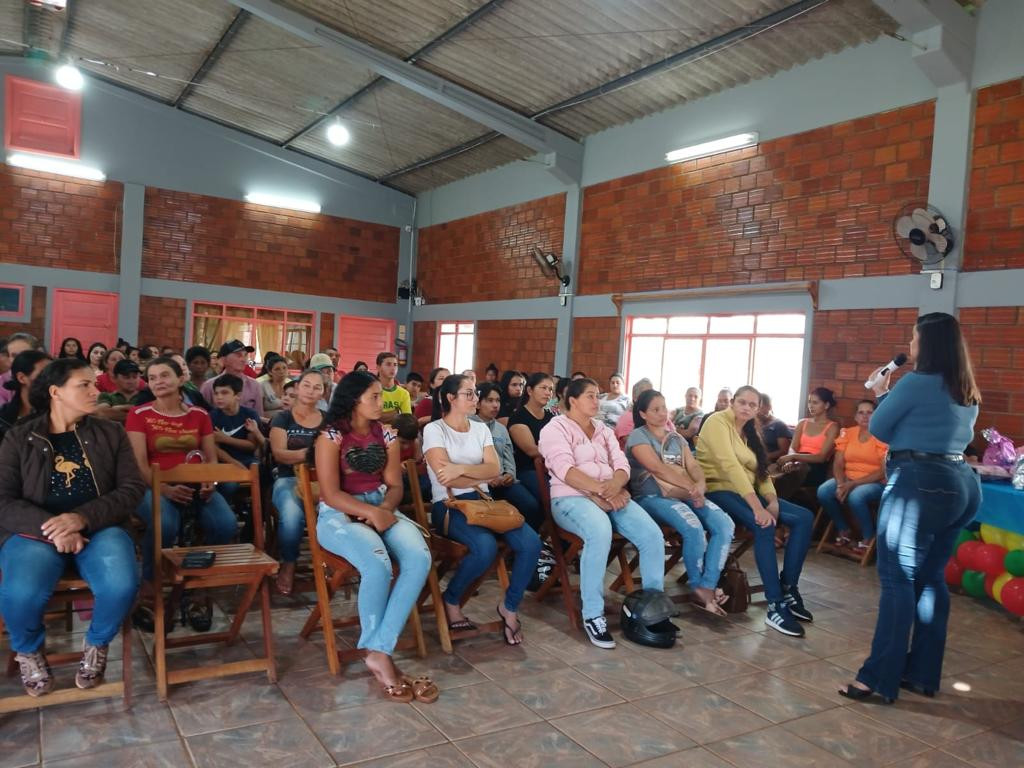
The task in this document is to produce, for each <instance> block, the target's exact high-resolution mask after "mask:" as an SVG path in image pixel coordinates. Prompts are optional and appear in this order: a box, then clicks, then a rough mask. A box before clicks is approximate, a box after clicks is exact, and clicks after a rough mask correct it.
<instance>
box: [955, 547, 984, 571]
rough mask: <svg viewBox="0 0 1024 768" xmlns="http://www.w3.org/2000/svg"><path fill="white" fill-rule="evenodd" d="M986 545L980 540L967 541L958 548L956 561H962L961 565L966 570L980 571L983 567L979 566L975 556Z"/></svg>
mask: <svg viewBox="0 0 1024 768" xmlns="http://www.w3.org/2000/svg"><path fill="white" fill-rule="evenodd" d="M983 546H985V545H984V544H982V543H981V542H980V541H974V540H971V541H965V542H964V543H963V544H961V545H960V546H959V547H957V550H956V561H957V562H958V563H960V567H961V568H963V569H964V570H965V571H980V570H981V569H980V568H979V567H978V566H977V564H976V563H977V561H976V560H975V558H976V557H977V555H978V550H979V549H980V548H981V547H983Z"/></svg>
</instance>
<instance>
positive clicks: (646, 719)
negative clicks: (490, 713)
mask: <svg viewBox="0 0 1024 768" xmlns="http://www.w3.org/2000/svg"><path fill="white" fill-rule="evenodd" d="M551 724H552V725H554V726H555V727H556V728H558V730H560V731H562V732H563V733H564V734H565V735H567V736H568V737H569V738H570V739H572V740H573V741H575V742H576V743H577V744H579V745H581V746H582V747H584V748H585V749H586V750H587V751H588V752H590V753H591V754H593V755H596V756H597V757H598V758H600V759H601V760H603V761H604V762H605V763H607V764H608V765H611V766H623V765H631V764H632V763H637V762H641V761H643V760H650V759H651V758H655V757H661V756H663V755H668V754H671V753H673V752H679V751H681V750H684V749H687V748H688V747H692V746H694V743H693V741H691V740H690V739H688V738H686V737H685V736H683V734H681V733H679V732H678V731H677V730H675V729H674V728H672V727H670V726H668V725H666V724H665V723H662V722H661V721H660V720H658V719H656V718H654V717H651V716H650V715H649V714H647V713H646V712H644V711H643V710H641V709H639V708H638V707H636V706H634V705H632V704H620V705H618V706H615V707H608V708H606V709H597V710H594V711H593V712H584V713H582V714H579V715H571V716H569V717H563V718H559V719H557V720H554V721H552V723H551Z"/></svg>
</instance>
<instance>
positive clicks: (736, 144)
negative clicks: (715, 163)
mask: <svg viewBox="0 0 1024 768" xmlns="http://www.w3.org/2000/svg"><path fill="white" fill-rule="evenodd" d="M754 144H757V134H756V133H737V134H736V135H735V136H726V137H725V138H724V139H715V140H714V141H705V142H704V143H703V144H692V145H691V146H689V147H683V148H682V149H674V150H672V151H671V152H668V153H667V154H666V155H665V160H667V161H668V162H670V163H678V162H679V161H680V160H692V159H693V158H695V157H706V156H708V155H716V154H718V153H719V152H726V151H728V150H730V149H742V148H743V147H750V146H753V145H754Z"/></svg>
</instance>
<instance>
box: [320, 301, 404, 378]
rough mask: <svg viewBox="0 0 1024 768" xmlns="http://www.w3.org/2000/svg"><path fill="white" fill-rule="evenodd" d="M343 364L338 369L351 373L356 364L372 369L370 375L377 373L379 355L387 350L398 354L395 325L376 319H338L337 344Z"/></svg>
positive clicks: (339, 364) (389, 321)
mask: <svg viewBox="0 0 1024 768" xmlns="http://www.w3.org/2000/svg"><path fill="white" fill-rule="evenodd" d="M334 345H335V346H336V347H337V348H338V354H339V356H340V358H341V359H340V361H339V362H338V368H339V369H340V370H342V371H345V372H346V373H348V372H349V371H351V370H352V368H353V366H355V364H356V361H357V360H362V361H364V362H365V363H366V364H367V365H368V366H370V372H371V373H376V372H377V354H378V353H379V352H384V351H385V350H391V351H392V352H394V351H395V349H394V346H395V321H394V320H382V319H380V318H377V317H348V316H346V315H342V316H341V317H339V318H338V333H337V334H336V335H335V344H334Z"/></svg>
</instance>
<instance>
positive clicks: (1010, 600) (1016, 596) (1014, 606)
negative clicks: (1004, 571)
mask: <svg viewBox="0 0 1024 768" xmlns="http://www.w3.org/2000/svg"><path fill="white" fill-rule="evenodd" d="M999 596H1000V597H1001V598H1002V599H1003V607H1004V608H1005V609H1006V610H1008V611H1009V612H1010V613H1012V614H1014V615H1016V616H1024V576H1018V577H1017V578H1015V579H1010V580H1009V581H1008V582H1006V584H1004V585H1003V591H1002V593H1001V594H1000V595H999Z"/></svg>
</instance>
